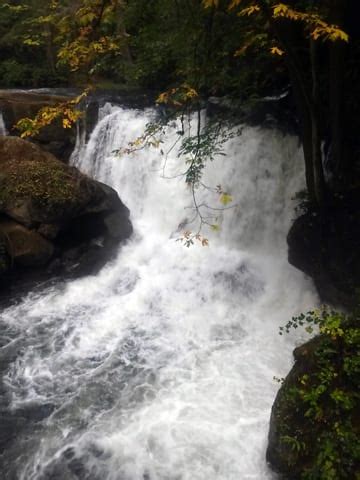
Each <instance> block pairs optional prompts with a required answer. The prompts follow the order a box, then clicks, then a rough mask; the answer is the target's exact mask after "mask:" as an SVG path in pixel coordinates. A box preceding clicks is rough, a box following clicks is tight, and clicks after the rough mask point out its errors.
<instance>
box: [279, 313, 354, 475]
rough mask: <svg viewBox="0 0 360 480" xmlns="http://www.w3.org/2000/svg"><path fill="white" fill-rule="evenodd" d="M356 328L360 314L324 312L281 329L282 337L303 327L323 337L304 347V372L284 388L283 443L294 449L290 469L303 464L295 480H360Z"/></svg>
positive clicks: (309, 314)
mask: <svg viewBox="0 0 360 480" xmlns="http://www.w3.org/2000/svg"><path fill="white" fill-rule="evenodd" d="M358 322H359V316H358V314H352V315H347V314H345V313H342V312H338V311H333V310H330V309H328V308H323V309H321V310H314V311H310V312H308V313H306V314H301V315H299V316H298V317H293V318H292V319H291V320H290V321H289V322H288V323H287V324H286V325H285V326H284V327H281V328H280V332H279V333H280V335H283V334H284V333H285V332H286V333H289V332H290V331H291V330H292V329H297V328H299V327H303V328H305V330H306V331H307V332H308V333H310V334H311V333H313V332H315V331H318V332H319V333H320V336H318V337H316V338H315V339H313V340H312V341H311V342H309V343H308V344H305V345H304V346H302V347H300V349H301V350H302V352H303V355H304V358H303V359H302V361H301V362H300V363H302V364H303V365H304V366H305V367H304V368H302V369H300V370H299V371H298V372H297V377H296V380H295V382H292V383H291V384H290V383H288V384H286V381H285V382H284V384H283V389H284V397H283V398H284V402H285V404H286V405H285V410H286V412H287V415H284V417H285V418H283V419H282V422H281V426H280V428H281V433H282V435H281V437H280V441H281V443H282V444H283V445H284V446H285V447H288V448H289V449H290V452H291V454H290V455H289V459H290V460H289V464H290V463H291V462H292V463H293V464H301V465H300V471H301V473H300V477H296V478H301V479H302V480H349V479H354V480H355V479H356V480H357V479H359V478H360V467H359V465H360V440H359V434H360V428H359V407H360V392H359V385H360V329H359V326H358ZM294 419H295V420H294ZM293 423H295V424H296V427H295V426H294V425H293ZM289 466H290V465H289Z"/></svg>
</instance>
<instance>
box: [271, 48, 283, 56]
mask: <svg viewBox="0 0 360 480" xmlns="http://www.w3.org/2000/svg"><path fill="white" fill-rule="evenodd" d="M270 52H271V53H272V54H273V55H279V57H282V56H283V55H284V54H285V52H284V50H281V48H279V47H272V48H270Z"/></svg>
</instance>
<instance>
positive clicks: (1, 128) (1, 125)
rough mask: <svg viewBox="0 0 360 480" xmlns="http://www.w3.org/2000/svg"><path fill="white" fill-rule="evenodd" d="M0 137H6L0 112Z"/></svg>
mask: <svg viewBox="0 0 360 480" xmlns="http://www.w3.org/2000/svg"><path fill="white" fill-rule="evenodd" d="M0 135H7V130H6V127H5V121H4V117H3V114H2V112H1V111H0Z"/></svg>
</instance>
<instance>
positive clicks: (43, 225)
mask: <svg viewBox="0 0 360 480" xmlns="http://www.w3.org/2000/svg"><path fill="white" fill-rule="evenodd" d="M131 233H132V225H131V223H130V220H129V210H128V208H127V207H126V206H125V205H124V204H123V203H122V202H121V200H120V198H119V197H118V195H117V193H116V192H115V190H113V189H112V188H110V187H108V186H106V185H104V184H102V183H100V182H97V181H94V180H92V179H90V178H88V177H87V176H85V175H83V174H81V173H80V172H79V171H78V170H77V169H76V168H74V167H70V166H68V165H65V164H64V163H62V162H60V161H59V160H57V159H56V158H55V157H54V156H53V155H52V154H50V153H48V152H44V151H43V150H41V149H40V148H39V147H38V146H37V145H35V144H33V143H30V142H27V141H25V140H22V139H20V138H17V137H2V136H0V281H1V284H2V286H3V287H4V286H8V285H9V284H11V283H13V282H14V281H15V282H16V281H17V280H18V279H21V278H27V277H30V278H36V277H39V276H40V277H41V275H42V276H43V278H49V277H51V275H57V274H61V275H71V276H76V275H81V274H88V273H92V272H94V271H96V270H98V269H99V268H100V267H101V266H102V265H104V263H105V262H106V261H107V260H108V259H109V258H110V257H111V256H112V255H113V254H114V252H115V251H116V248H117V246H118V244H119V242H121V241H123V240H125V239H127V238H128V237H129V236H130V235H131Z"/></svg>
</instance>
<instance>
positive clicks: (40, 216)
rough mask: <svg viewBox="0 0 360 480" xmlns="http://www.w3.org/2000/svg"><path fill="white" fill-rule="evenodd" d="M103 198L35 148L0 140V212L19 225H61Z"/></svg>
mask: <svg viewBox="0 0 360 480" xmlns="http://www.w3.org/2000/svg"><path fill="white" fill-rule="evenodd" d="M105 197H106V194H104V191H103V189H102V187H101V186H99V184H98V183H97V182H94V181H93V180H91V179H89V178H88V177H86V176H85V175H82V174H81V173H80V172H79V171H78V170H76V169H75V168H73V167H69V166H67V165H65V164H63V163H62V162H60V161H59V160H57V159H56V158H55V157H54V156H52V155H51V154H49V153H47V152H44V151H42V150H41V149H40V148H39V147H37V146H36V145H34V144H32V143H30V142H27V141H25V140H22V139H19V138H17V137H1V138H0V211H1V212H2V213H5V214H6V215H8V216H9V217H11V218H13V219H14V220H16V221H18V222H19V223H21V224H23V225H25V226H27V227H35V226H39V225H41V224H54V223H56V224H59V223H60V224H63V223H66V221H67V220H68V219H70V218H73V217H75V216H77V215H80V214H84V213H87V211H86V208H87V206H89V207H90V206H91V205H93V204H94V203H95V204H97V205H99V204H100V203H101V202H102V199H103V198H105ZM108 207H109V208H110V209H111V206H110V205H108ZM105 208H106V206H105Z"/></svg>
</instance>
